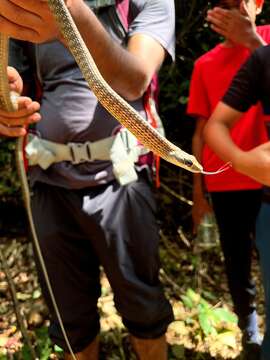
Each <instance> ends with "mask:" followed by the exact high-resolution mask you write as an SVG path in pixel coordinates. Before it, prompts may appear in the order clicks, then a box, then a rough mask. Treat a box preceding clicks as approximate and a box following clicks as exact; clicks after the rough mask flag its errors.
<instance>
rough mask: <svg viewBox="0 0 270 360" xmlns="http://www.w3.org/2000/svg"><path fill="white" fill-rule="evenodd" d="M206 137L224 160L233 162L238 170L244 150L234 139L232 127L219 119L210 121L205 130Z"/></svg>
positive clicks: (208, 142) (207, 141) (210, 145)
mask: <svg viewBox="0 0 270 360" xmlns="http://www.w3.org/2000/svg"><path fill="white" fill-rule="evenodd" d="M204 137H205V141H206V143H207V144H208V145H209V147H210V148H211V149H212V150H213V151H214V152H215V153H216V154H217V155H218V156H219V157H220V158H221V159H222V160H223V161H224V162H231V163H232V166H233V167H234V168H235V169H236V170H237V167H238V163H239V158H240V157H241V156H242V155H243V153H244V151H243V150H241V149H240V148H239V147H238V146H237V145H236V144H235V143H234V141H233V140H232V138H231V134H230V127H229V126H227V125H226V124H224V123H222V122H218V121H210V122H209V124H207V125H206V127H205V130H204Z"/></svg>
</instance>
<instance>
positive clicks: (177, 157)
mask: <svg viewBox="0 0 270 360" xmlns="http://www.w3.org/2000/svg"><path fill="white" fill-rule="evenodd" d="M47 3H48V6H49V8H50V10H51V12H52V14H53V15H54V17H55V20H56V22H57V24H58V26H59V30H60V32H61V34H62V37H63V39H64V40H65V43H66V46H67V47H68V49H69V50H70V52H71V53H72V55H73V57H74V59H75V61H76V62H77V64H78V66H79V68H80V70H81V72H82V75H83V77H84V78H85V80H86V82H87V83H88V85H89V88H90V89H91V90H92V92H93V93H94V94H95V96H96V97H97V99H98V101H99V102H100V103H101V104H102V105H103V107H104V108H105V109H106V110H107V111H108V112H109V113H110V114H111V115H112V116H114V117H115V118H116V119H117V120H118V121H119V123H121V125H123V126H124V127H125V128H127V129H128V130H129V131H130V132H131V133H132V134H133V135H134V136H135V137H136V138H137V139H138V141H139V142H140V143H141V144H142V145H143V146H144V147H146V148H147V149H148V150H150V151H152V152H153V153H154V154H156V155H158V156H160V157H161V158H162V159H164V160H166V161H168V162H170V163H172V164H174V165H176V166H178V167H181V168H184V169H186V170H189V171H191V172H194V173H203V168H202V166H201V165H200V163H199V162H198V161H197V160H196V158H195V157H194V156H193V155H190V154H188V153H186V152H185V151H183V150H182V149H180V148H179V147H177V146H176V145H174V144H173V143H171V142H170V141H169V140H168V139H166V138H165V137H164V136H162V135H161V134H160V133H159V132H158V131H157V130H156V129H154V128H153V127H152V126H151V125H150V124H149V123H148V122H147V121H145V119H143V117H142V116H141V115H140V114H139V113H137V112H136V110H135V109H134V108H133V107H132V106H131V105H130V104H128V103H127V102H126V101H125V100H124V99H123V98H122V97H121V96H120V95H118V94H117V93H116V92H115V91H114V90H113V89H112V88H111V87H110V86H109V84H108V83H107V82H106V81H105V80H104V78H103V77H102V75H101V73H100V72H99V70H98V67H97V66H96V64H95V61H94V59H93V57H92V56H91V54H90V52H89V50H88V48H87V47H86V45H85V43H84V41H83V39H82V37H81V35H80V32H79V30H78V29H77V27H76V24H75V22H74V20H73V18H72V16H71V14H70V12H69V10H68V8H67V6H66V4H65V1H64V0H47ZM8 44H9V38H8V36H6V35H5V34H3V33H0V109H1V110H4V111H8V112H11V111H16V110H17V108H18V106H17V98H18V96H19V95H18V94H15V93H13V92H11V91H10V88H9V82H8V76H7V66H8V53H9V51H8ZM23 147H24V139H23V137H19V138H18V139H17V141H16V151H15V152H16V163H17V169H18V174H19V178H20V181H21V187H22V194H23V199H24V203H25V208H26V212H27V216H28V221H29V225H30V230H31V233H32V237H33V242H34V245H35V247H36V251H37V255H38V259H39V262H40V265H41V268H42V271H43V273H44V277H45V281H46V284H47V287H48V291H49V293H50V297H51V300H52V304H53V306H54V310H55V313H56V316H57V318H58V321H59V325H60V327H61V330H62V333H63V336H64V339H65V342H66V344H67V347H68V350H69V352H70V353H71V356H72V358H73V359H74V360H76V356H75V354H74V352H73V350H72V347H71V344H70V341H69V338H68V336H67V333H66V330H65V327H64V324H63V321H62V318H61V314H60V311H59V308H58V305H57V301H56V299H55V297H54V293H53V289H52V286H51V282H50V279H49V276H48V272H47V268H46V264H45V261H44V258H43V255H42V250H41V249H40V245H39V241H38V236H37V232H36V229H35V225H34V220H33V217H32V211H31V194H30V189H29V186H28V179H27V174H26V170H25V166H24V153H23Z"/></svg>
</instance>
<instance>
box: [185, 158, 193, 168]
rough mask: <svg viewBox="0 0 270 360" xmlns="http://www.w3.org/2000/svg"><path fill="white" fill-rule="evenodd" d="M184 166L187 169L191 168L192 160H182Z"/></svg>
mask: <svg viewBox="0 0 270 360" xmlns="http://www.w3.org/2000/svg"><path fill="white" fill-rule="evenodd" d="M184 164H185V165H186V166H188V167H192V165H193V162H192V160H190V159H184Z"/></svg>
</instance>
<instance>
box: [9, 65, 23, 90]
mask: <svg viewBox="0 0 270 360" xmlns="http://www.w3.org/2000/svg"><path fill="white" fill-rule="evenodd" d="M7 73H8V80H9V86H10V90H13V91H16V92H17V93H19V94H20V93H21V92H22V89H23V81H22V78H21V76H20V74H19V73H18V71H17V70H16V69H14V68H13V67H11V66H8V68H7Z"/></svg>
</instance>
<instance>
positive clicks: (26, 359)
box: [22, 345, 32, 360]
mask: <svg viewBox="0 0 270 360" xmlns="http://www.w3.org/2000/svg"><path fill="white" fill-rule="evenodd" d="M22 358H23V360H32V355H31V351H30V349H29V347H28V346H27V345H23V347H22Z"/></svg>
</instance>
